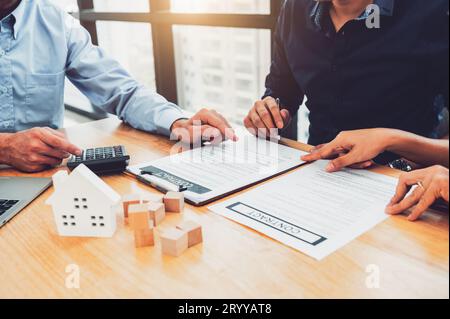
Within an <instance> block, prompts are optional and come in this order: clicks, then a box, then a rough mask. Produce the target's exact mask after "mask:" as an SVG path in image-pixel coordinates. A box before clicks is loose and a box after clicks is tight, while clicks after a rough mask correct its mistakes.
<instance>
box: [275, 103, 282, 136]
mask: <svg viewBox="0 0 450 319" xmlns="http://www.w3.org/2000/svg"><path fill="white" fill-rule="evenodd" d="M275 101H276V102H277V105H278V109H279V110H280V111H281V101H280V98H279V97H277V98H276V100H275ZM277 129H278V128H277ZM282 130H283V129H278V133H280V134H277V136H276V139H277V140H278V141H280V140H281V131H282Z"/></svg>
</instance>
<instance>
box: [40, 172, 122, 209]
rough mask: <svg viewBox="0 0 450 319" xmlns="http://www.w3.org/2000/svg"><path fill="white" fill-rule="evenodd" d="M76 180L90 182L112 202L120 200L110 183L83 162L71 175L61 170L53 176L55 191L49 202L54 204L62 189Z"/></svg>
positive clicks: (68, 186)
mask: <svg viewBox="0 0 450 319" xmlns="http://www.w3.org/2000/svg"><path fill="white" fill-rule="evenodd" d="M74 180H79V181H82V182H85V183H88V184H89V185H91V186H92V187H94V188H95V189H97V190H98V191H99V192H101V193H102V194H104V195H105V197H106V198H107V199H109V200H110V201H111V204H115V203H117V202H118V201H120V196H119V194H117V193H116V192H115V191H114V190H113V189H112V188H111V187H110V186H108V184H106V183H105V182H104V181H102V180H101V179H100V178H99V177H98V176H97V175H95V174H94V173H93V172H92V171H91V170H90V169H89V168H87V167H86V166H85V165H83V164H81V165H79V166H78V167H77V168H76V169H75V170H74V171H73V172H72V174H70V175H68V174H67V172H65V171H60V172H58V173H56V174H55V175H54V176H53V185H54V187H55V192H54V193H53V195H52V196H51V197H50V198H49V199H48V201H47V203H48V204H52V202H53V199H54V198H56V197H57V196H60V194H61V191H62V190H64V189H66V188H70V187H71V186H72V185H73V184H74V183H73V182H74Z"/></svg>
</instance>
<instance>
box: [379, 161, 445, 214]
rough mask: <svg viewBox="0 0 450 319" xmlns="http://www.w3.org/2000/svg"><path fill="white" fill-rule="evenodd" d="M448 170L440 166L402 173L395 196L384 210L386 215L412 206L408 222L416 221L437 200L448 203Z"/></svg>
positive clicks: (400, 211) (398, 212)
mask: <svg viewBox="0 0 450 319" xmlns="http://www.w3.org/2000/svg"><path fill="white" fill-rule="evenodd" d="M448 183H449V170H448V169H447V168H445V167H442V166H433V167H430V168H426V169H422V170H417V171H414V172H411V173H404V174H402V175H401V176H400V180H399V183H398V186H397V191H396V193H395V196H394V197H393V198H392V200H391V202H390V203H389V205H388V206H387V208H386V213H388V214H391V215H397V214H400V213H402V212H404V211H406V210H408V209H410V208H411V207H413V206H414V205H416V207H415V208H414V209H413V210H412V212H411V214H410V215H409V217H408V220H410V221H415V220H417V219H418V218H419V217H420V216H421V215H422V214H423V213H424V212H425V211H426V210H427V209H428V208H429V207H430V206H431V205H433V203H434V202H435V201H436V200H437V199H439V198H442V199H444V200H445V201H446V202H447V203H448V201H449V195H448V194H449V191H448V188H449V185H448ZM414 185H418V186H417V187H416V189H415V190H414V191H413V192H412V194H411V195H409V196H408V197H405V196H406V195H407V194H408V192H409V189H410V187H411V186H414Z"/></svg>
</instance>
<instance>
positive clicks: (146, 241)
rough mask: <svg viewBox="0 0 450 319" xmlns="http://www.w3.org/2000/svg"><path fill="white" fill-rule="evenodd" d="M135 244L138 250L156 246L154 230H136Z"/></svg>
mask: <svg viewBox="0 0 450 319" xmlns="http://www.w3.org/2000/svg"><path fill="white" fill-rule="evenodd" d="M134 244H135V246H136V248H142V247H150V246H155V234H154V232H153V228H149V229H139V230H135V231H134Z"/></svg>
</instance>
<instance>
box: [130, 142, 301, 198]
mask: <svg viewBox="0 0 450 319" xmlns="http://www.w3.org/2000/svg"><path fill="white" fill-rule="evenodd" d="M304 154H306V153H305V152H302V151H299V150H296V149H293V148H289V147H287V146H283V145H280V144H278V143H276V142H269V141H266V140H262V139H258V138H256V137H254V136H251V135H249V134H248V135H244V136H243V137H241V139H240V140H239V141H238V142H232V141H227V142H224V143H222V144H220V145H205V146H203V147H200V148H196V149H193V150H188V151H185V152H182V153H177V154H174V155H171V156H168V157H165V158H162V159H159V160H156V161H153V162H149V163H143V164H139V165H135V166H131V167H129V168H128V172H130V173H132V174H133V175H136V176H138V178H139V179H140V180H141V181H143V182H147V183H148V184H150V185H151V186H154V187H156V188H158V189H160V190H161V191H169V190H173V191H183V193H184V195H185V198H186V200H187V202H189V203H191V204H193V205H196V206H200V205H204V204H207V203H210V202H212V201H214V200H216V199H219V198H222V197H224V196H226V195H229V194H232V193H234V192H237V191H239V190H242V189H245V188H246V187H249V186H251V185H254V184H256V183H258V182H261V181H264V180H266V179H268V178H271V177H273V176H276V175H279V174H281V173H284V172H286V171H289V170H291V169H293V168H296V167H299V166H300V165H302V164H303V163H304V162H302V161H301V160H300V158H301V156H303V155H304Z"/></svg>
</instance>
